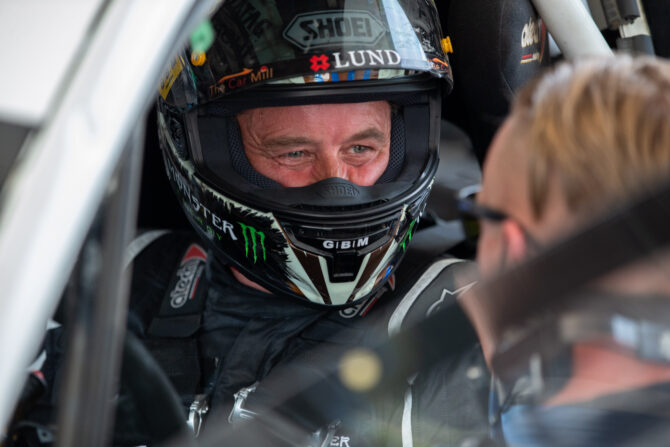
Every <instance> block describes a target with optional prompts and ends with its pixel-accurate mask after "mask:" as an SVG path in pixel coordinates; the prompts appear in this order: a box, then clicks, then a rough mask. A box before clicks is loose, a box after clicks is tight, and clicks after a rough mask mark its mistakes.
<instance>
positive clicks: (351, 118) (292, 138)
mask: <svg viewBox="0 0 670 447" xmlns="http://www.w3.org/2000/svg"><path fill="white" fill-rule="evenodd" d="M237 119H238V122H239V125H240V130H241V134H242V143H243V145H244V151H245V153H246V155H247V158H248V159H249V162H250V163H251V165H252V166H253V167H254V169H255V170H256V171H258V172H259V173H261V174H263V175H264V176H266V177H268V178H270V179H272V180H274V181H276V182H278V183H279V184H281V185H282V186H287V187H288V186H290V187H297V186H307V185H310V184H312V183H316V182H318V181H320V180H324V179H327V178H331V177H339V178H344V179H347V180H349V181H350V182H352V183H355V184H357V185H361V186H369V185H372V184H374V183H375V182H376V181H377V179H379V177H380V176H381V175H382V173H383V172H384V171H385V170H386V166H387V165H388V160H389V148H390V140H391V107H390V105H389V103H388V102H386V101H376V102H364V103H352V104H317V105H307V106H287V107H264V108H257V109H250V110H246V111H244V112H242V113H241V114H239V115H238V117H237Z"/></svg>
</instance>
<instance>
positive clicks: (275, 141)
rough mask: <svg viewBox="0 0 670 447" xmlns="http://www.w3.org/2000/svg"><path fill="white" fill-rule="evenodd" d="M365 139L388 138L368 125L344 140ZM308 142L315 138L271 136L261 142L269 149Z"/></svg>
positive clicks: (306, 143) (382, 140) (384, 139)
mask: <svg viewBox="0 0 670 447" xmlns="http://www.w3.org/2000/svg"><path fill="white" fill-rule="evenodd" d="M365 139H373V140H375V141H377V142H379V143H381V144H385V143H386V142H387V141H388V140H389V138H388V136H387V135H385V134H384V132H382V131H380V130H379V129H376V128H374V127H370V128H368V129H365V130H362V131H360V132H358V133H355V134H353V135H352V136H351V137H350V138H348V139H347V140H346V142H352V141H356V140H365ZM309 144H316V140H313V139H311V138H307V137H300V136H295V137H293V136H283V137H277V138H271V139H269V140H267V141H264V142H263V146H265V147H266V148H270V149H271V148H284V147H293V146H300V145H309Z"/></svg>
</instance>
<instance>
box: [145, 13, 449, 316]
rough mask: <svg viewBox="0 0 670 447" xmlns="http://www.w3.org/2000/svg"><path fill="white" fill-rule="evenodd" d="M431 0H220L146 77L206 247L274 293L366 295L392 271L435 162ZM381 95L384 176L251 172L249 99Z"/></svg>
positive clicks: (186, 204) (182, 192) (180, 191)
mask: <svg viewBox="0 0 670 447" xmlns="http://www.w3.org/2000/svg"><path fill="white" fill-rule="evenodd" d="M441 37H442V35H441V31H440V26H439V19H438V15H437V11H436V9H435V4H434V3H433V1H432V0H364V1H363V0H361V1H351V0H347V1H344V0H323V1H313V0H304V1H292V2H285V1H263V2H256V1H247V0H228V1H226V2H224V3H223V5H222V6H221V7H220V8H219V9H218V10H217V11H216V12H215V13H214V14H213V16H212V17H211V18H210V20H209V21H207V22H205V23H203V24H202V25H201V26H200V27H198V28H197V29H196V31H195V32H194V33H193V34H192V36H191V45H190V46H189V47H188V48H187V49H186V50H185V51H183V52H181V53H180V54H179V55H178V57H177V60H176V62H175V64H174V65H173V66H172V68H171V69H170V70H169V73H168V75H167V76H166V78H165V80H164V81H163V83H162V85H161V86H160V89H159V90H160V97H159V104H158V124H159V135H160V142H161V148H162V151H163V157H164V161H165V165H166V170H167V173H168V177H169V179H170V181H171V183H172V185H173V187H174V189H175V191H176V194H177V196H178V197H179V199H180V202H181V204H182V207H183V208H184V210H185V211H186V215H187V217H188V218H189V220H190V221H191V223H192V225H193V226H194V227H195V229H196V230H197V231H198V233H199V234H200V235H201V236H203V237H204V238H206V239H207V240H208V241H210V243H211V246H212V247H213V248H214V253H215V254H217V255H219V256H220V257H223V258H224V259H225V260H226V261H227V262H229V263H231V264H232V265H234V266H235V267H236V268H238V269H239V270H240V271H241V272H242V273H243V274H244V275H245V276H246V277H248V278H249V279H251V280H253V281H255V282H257V283H258V284H260V285H262V286H263V287H265V288H267V289H268V290H270V291H272V292H273V293H276V294H278V295H288V296H293V297H298V298H300V299H302V300H308V301H311V302H314V303H319V304H326V305H344V304H348V303H351V302H353V301H356V300H360V299H363V298H366V297H368V296H370V295H371V294H373V293H374V292H375V291H376V290H377V289H378V288H379V287H381V286H382V285H383V284H384V283H385V282H386V280H387V278H388V277H389V276H390V275H391V273H392V272H393V270H394V269H395V268H396V267H397V266H398V263H399V262H400V259H401V258H402V256H403V253H404V251H405V249H406V247H407V244H408V242H409V241H410V240H411V238H412V232H413V231H414V229H415V227H416V224H417V221H418V219H419V217H420V216H421V213H422V211H423V209H424V206H425V201H426V197H427V195H428V192H429V190H430V187H431V184H432V182H433V177H434V175H435V171H436V169H437V163H438V142H439V123H440V112H439V111H440V104H441V94H442V93H443V92H445V91H448V90H449V89H450V88H451V84H452V80H451V71H450V68H449V65H448V61H447V56H446V54H445V52H444V50H443V49H442V46H443V41H442V40H441ZM379 100H385V101H389V102H390V103H391V104H392V105H393V111H394V112H393V117H392V125H391V149H390V157H389V164H388V167H387V168H386V171H385V172H384V173H383V174H382V176H381V177H380V178H379V180H378V181H377V182H376V183H375V184H374V185H372V186H359V185H356V184H353V183H351V182H349V181H347V180H345V179H341V178H330V179H326V180H322V181H320V182H318V183H315V184H313V185H310V186H306V187H299V188H285V187H282V186H280V185H279V184H277V183H276V182H274V181H273V180H270V179H268V178H267V177H265V176H263V175H261V174H260V173H258V172H257V171H255V170H254V169H253V168H252V166H251V164H250V162H249V160H248V159H247V157H246V155H245V152H244V148H243V146H242V142H241V137H240V129H239V127H238V124H237V120H236V118H235V116H236V114H237V113H238V112H240V111H243V110H245V109H250V108H257V107H269V106H288V105H307V104H335V103H355V102H366V101H379Z"/></svg>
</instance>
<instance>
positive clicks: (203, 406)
mask: <svg viewBox="0 0 670 447" xmlns="http://www.w3.org/2000/svg"><path fill="white" fill-rule="evenodd" d="M208 411H209V403H208V401H207V395H206V394H197V395H196V396H195V399H194V400H193V402H192V403H191V406H190V407H189V409H188V420H187V421H186V424H187V425H188V426H189V427H190V428H191V430H193V433H194V434H195V436H196V437H197V436H198V435H199V434H200V427H201V426H202V421H203V420H204V419H205V414H207V412H208Z"/></svg>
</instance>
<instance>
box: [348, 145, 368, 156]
mask: <svg viewBox="0 0 670 447" xmlns="http://www.w3.org/2000/svg"><path fill="white" fill-rule="evenodd" d="M371 149H372V148H371V147H369V146H361V145H360V144H357V145H355V146H352V147H351V152H353V153H354V154H363V153H365V152H367V151H369V150H371Z"/></svg>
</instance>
